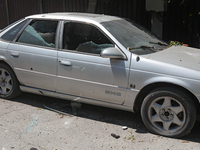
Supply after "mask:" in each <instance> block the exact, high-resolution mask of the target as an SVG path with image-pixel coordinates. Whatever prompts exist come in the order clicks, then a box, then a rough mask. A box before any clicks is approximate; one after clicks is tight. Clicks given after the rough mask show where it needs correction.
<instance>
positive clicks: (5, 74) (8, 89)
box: [0, 64, 21, 99]
mask: <svg viewBox="0 0 200 150" xmlns="http://www.w3.org/2000/svg"><path fill="white" fill-rule="evenodd" d="M20 93H21V91H20V89H19V82H18V80H17V78H16V76H15V74H14V72H13V71H12V69H11V68H10V67H9V66H7V65H6V64H0V98H5V99H11V98H14V97H16V96H18V95H19V94H20Z"/></svg>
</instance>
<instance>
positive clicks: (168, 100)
mask: <svg viewBox="0 0 200 150" xmlns="http://www.w3.org/2000/svg"><path fill="white" fill-rule="evenodd" d="M141 116H142V120H143V122H144V124H145V126H146V127H147V128H148V129H149V130H150V131H151V132H153V133H156V134H160V135H163V136H168V137H181V136H183V135H185V134H187V133H188V132H189V131H190V130H191V129H192V127H193V125H194V123H195V120H196V108H195V106H194V104H193V101H192V99H191V98H190V97H189V96H188V95H187V94H185V93H184V92H182V91H180V90H177V89H172V88H171V89H169V88H159V89H156V90H154V91H152V92H151V93H150V94H149V95H147V97H146V98H145V100H144V102H143V104H142V107H141Z"/></svg>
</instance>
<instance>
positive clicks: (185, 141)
mask: <svg viewBox="0 0 200 150" xmlns="http://www.w3.org/2000/svg"><path fill="white" fill-rule="evenodd" d="M182 143H190V142H189V141H182Z"/></svg>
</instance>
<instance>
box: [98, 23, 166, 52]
mask: <svg viewBox="0 0 200 150" xmlns="http://www.w3.org/2000/svg"><path fill="white" fill-rule="evenodd" d="M101 24H102V25H103V26H104V27H105V28H106V29H107V30H108V31H109V32H110V33H111V34H112V35H113V36H114V37H115V38H116V39H117V40H118V41H119V42H120V43H121V44H122V45H123V46H124V47H126V48H127V49H128V50H129V51H130V52H132V53H135V54H138V55H142V54H148V53H153V52H157V51H160V50H163V49H165V48H167V46H168V45H167V44H166V43H165V42H163V41H162V40H160V39H158V38H156V37H155V36H153V35H152V34H150V32H148V31H147V30H146V29H143V28H141V27H139V26H138V25H136V24H135V23H134V22H130V21H126V20H114V21H109V22H102V23H101Z"/></svg>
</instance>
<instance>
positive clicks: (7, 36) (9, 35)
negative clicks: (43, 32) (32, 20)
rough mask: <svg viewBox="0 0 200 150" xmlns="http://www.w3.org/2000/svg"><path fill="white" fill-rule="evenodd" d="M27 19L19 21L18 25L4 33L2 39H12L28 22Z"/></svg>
mask: <svg viewBox="0 0 200 150" xmlns="http://www.w3.org/2000/svg"><path fill="white" fill-rule="evenodd" d="M26 22H27V20H25V21H23V22H21V23H19V24H18V25H16V26H14V27H13V28H11V29H10V30H8V31H7V32H6V33H5V34H4V35H2V36H1V39H3V40H6V41H12V40H13V39H14V38H15V36H16V34H17V33H18V32H19V30H20V29H21V28H22V27H23V26H24V25H25V24H26Z"/></svg>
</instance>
